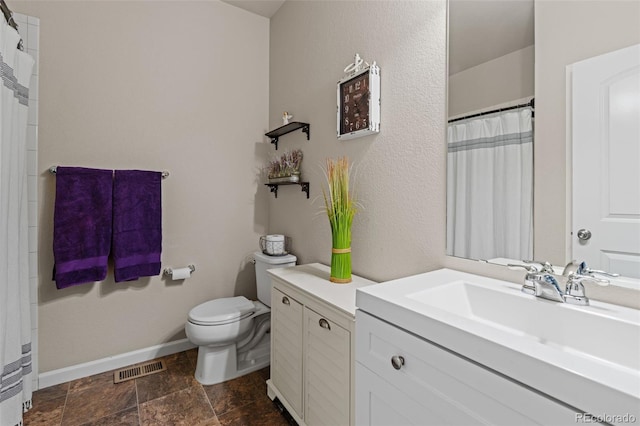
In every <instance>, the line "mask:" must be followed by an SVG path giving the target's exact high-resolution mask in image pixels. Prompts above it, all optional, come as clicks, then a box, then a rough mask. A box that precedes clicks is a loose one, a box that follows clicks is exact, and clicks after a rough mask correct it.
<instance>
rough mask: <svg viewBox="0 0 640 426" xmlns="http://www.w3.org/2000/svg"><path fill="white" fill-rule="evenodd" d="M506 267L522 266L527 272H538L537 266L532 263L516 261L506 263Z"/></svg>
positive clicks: (515, 267)
mask: <svg viewBox="0 0 640 426" xmlns="http://www.w3.org/2000/svg"><path fill="white" fill-rule="evenodd" d="M507 268H509V269H517V268H522V269H524V270H525V271H527V272H540V271H538V268H536V267H535V266H534V265H521V264H518V263H507Z"/></svg>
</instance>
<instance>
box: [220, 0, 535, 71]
mask: <svg viewBox="0 0 640 426" xmlns="http://www.w3.org/2000/svg"><path fill="white" fill-rule="evenodd" d="M222 1H223V2H225V3H228V4H230V5H233V6H236V7H239V8H241V9H244V10H247V11H249V12H252V13H255V14H257V15H261V16H264V17H266V18H271V17H272V16H273V15H274V14H275V13H276V12H277V11H278V9H280V6H282V4H283V3H284V2H285V1H286V0H222ZM397 1H399V0H397ZM533 34H534V27H533V0H449V74H455V73H457V72H460V71H464V70H466V69H468V68H471V67H474V66H476V65H479V64H482V63H484V62H487V61H490V60H492V59H496V58H499V57H500V56H504V55H506V54H507V53H511V52H515V51H516V50H520V49H523V48H525V47H527V46H531V45H532V44H533V43H534V36H533Z"/></svg>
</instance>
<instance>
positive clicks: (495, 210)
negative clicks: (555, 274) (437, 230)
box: [447, 107, 533, 260]
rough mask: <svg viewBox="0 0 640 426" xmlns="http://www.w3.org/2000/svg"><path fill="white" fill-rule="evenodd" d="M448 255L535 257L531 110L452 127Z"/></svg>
mask: <svg viewBox="0 0 640 426" xmlns="http://www.w3.org/2000/svg"><path fill="white" fill-rule="evenodd" d="M447 254H448V255H451V256H459V257H465V258H471V259H485V260H489V259H495V258H509V259H518V260H525V259H531V258H532V256H533V129H532V123H531V108H529V107H526V108H523V109H518V110H511V111H507V112H502V113H497V114H495V115H493V114H492V115H487V116H483V117H477V118H475V119H474V118H472V119H468V120H463V121H460V122H455V123H451V124H450V125H449V127H448V153H447Z"/></svg>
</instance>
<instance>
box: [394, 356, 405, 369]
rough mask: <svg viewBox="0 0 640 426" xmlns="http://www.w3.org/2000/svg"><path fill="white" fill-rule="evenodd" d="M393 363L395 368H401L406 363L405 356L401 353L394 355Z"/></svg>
mask: <svg viewBox="0 0 640 426" xmlns="http://www.w3.org/2000/svg"><path fill="white" fill-rule="evenodd" d="M391 365H393V368H395V369H396V370H400V369H401V368H402V366H403V365H404V357H401V356H400V355H394V356H392V357H391Z"/></svg>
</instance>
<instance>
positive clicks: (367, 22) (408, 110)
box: [269, 0, 446, 280]
mask: <svg viewBox="0 0 640 426" xmlns="http://www.w3.org/2000/svg"><path fill="white" fill-rule="evenodd" d="M354 17H357V18H354ZM445 43H446V2H445V1H444V0H443V1H426V2H425V1H415V2H411V1H406V2H404V1H403V2H387V1H381V2H378V1H371V2H330V1H308V2H307V1H305V2H298V1H290V2H286V3H284V5H283V6H282V7H281V8H280V10H279V11H278V12H277V13H276V15H275V16H274V17H273V18H272V20H271V48H270V49H271V50H270V76H271V77H270V84H269V92H270V97H269V117H270V120H269V122H270V124H271V126H273V127H276V126H279V125H281V121H280V117H281V115H282V111H288V112H291V113H293V114H294V119H295V120H301V121H307V122H309V123H311V141H309V142H307V141H306V139H305V137H304V135H302V134H301V133H300V134H291V135H287V136H285V137H283V138H281V142H280V146H281V148H280V150H284V149H293V148H301V149H302V150H303V151H304V160H303V165H302V175H303V178H304V179H305V180H306V179H308V180H309V181H310V182H311V200H307V199H306V198H305V197H304V196H303V194H301V193H300V192H299V189H296V188H292V187H287V188H281V189H280V191H279V192H278V198H277V199H273V198H271V199H270V201H269V218H270V221H269V230H270V232H274V233H283V234H285V235H288V236H290V237H292V240H293V249H294V253H295V254H296V255H297V256H298V257H299V259H300V261H301V262H302V263H307V262H323V263H326V264H329V263H330V258H331V256H330V254H331V230H330V227H329V223H328V220H327V217H326V214H325V213H324V212H323V210H322V209H323V200H322V190H321V188H322V185H324V176H323V174H322V170H321V165H322V164H323V163H324V161H325V159H326V158H328V157H333V158H337V157H340V156H343V155H346V156H348V157H349V159H350V160H351V162H353V163H354V164H355V170H356V174H357V177H356V179H355V182H354V188H355V189H356V191H357V197H358V199H359V200H360V202H361V204H362V206H363V207H362V209H361V211H360V212H359V213H358V214H357V215H356V218H355V220H354V225H353V236H352V260H353V271H354V273H356V274H358V275H361V276H364V277H367V278H371V279H374V280H387V279H391V278H397V277H400V276H407V275H412V274H415V273H419V272H424V271H426V270H430V269H436V268H437V267H439V266H440V265H441V264H442V261H443V258H444V252H445V248H444V247H445V226H444V224H445V155H446V154H445V145H444V123H445V120H446V113H445V72H446V71H445V69H446V66H445V65H446V64H445V57H446V55H445V47H446V45H445ZM356 52H357V53H359V54H360V56H361V57H362V58H363V59H364V60H366V61H368V62H372V61H377V63H378V65H379V66H380V69H381V117H382V119H381V126H380V127H381V131H380V133H379V134H378V135H372V136H367V137H363V138H358V139H353V140H349V141H339V140H337V139H336V82H337V81H338V80H339V79H341V78H342V77H343V76H344V74H343V71H342V70H343V69H344V67H345V66H347V65H348V64H349V63H351V62H353V57H354V54H355V53H356Z"/></svg>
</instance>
